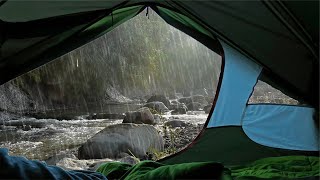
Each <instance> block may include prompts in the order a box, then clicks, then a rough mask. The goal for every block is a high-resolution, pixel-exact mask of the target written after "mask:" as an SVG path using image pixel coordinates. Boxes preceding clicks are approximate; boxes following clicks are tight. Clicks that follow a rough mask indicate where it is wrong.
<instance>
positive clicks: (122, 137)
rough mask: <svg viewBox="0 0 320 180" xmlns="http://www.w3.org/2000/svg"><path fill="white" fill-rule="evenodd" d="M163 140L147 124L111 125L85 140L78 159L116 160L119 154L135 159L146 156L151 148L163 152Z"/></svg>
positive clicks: (79, 150)
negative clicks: (131, 156)
mask: <svg viewBox="0 0 320 180" xmlns="http://www.w3.org/2000/svg"><path fill="white" fill-rule="evenodd" d="M163 146H164V145H163V138H162V136H160V135H159V133H158V131H157V130H156V129H155V128H154V127H153V126H150V125H147V124H131V123H128V124H116V125H111V126H108V127H106V128H105V129H103V130H102V131H100V132H99V133H97V134H96V135H94V136H93V137H92V138H90V139H89V140H87V142H86V143H84V144H83V145H82V146H81V147H80V148H79V149H78V158H79V159H102V158H112V159H116V158H117V157H119V155H120V154H121V153H128V154H131V153H132V154H133V155H134V156H135V157H137V158H143V157H145V156H146V152H147V151H148V150H149V149H150V148H152V149H156V150H158V151H162V150H163Z"/></svg>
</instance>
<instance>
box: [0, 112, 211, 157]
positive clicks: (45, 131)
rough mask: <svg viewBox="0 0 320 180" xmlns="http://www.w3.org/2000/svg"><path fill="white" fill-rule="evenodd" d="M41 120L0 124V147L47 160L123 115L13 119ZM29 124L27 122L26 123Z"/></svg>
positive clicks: (201, 118) (199, 117) (194, 119)
mask: <svg viewBox="0 0 320 180" xmlns="http://www.w3.org/2000/svg"><path fill="white" fill-rule="evenodd" d="M207 116H208V114H204V112H188V113H187V114H185V115H170V114H166V115H163V117H164V118H166V119H168V120H182V121H185V122H189V123H192V124H195V125H197V124H203V123H204V122H205V120H206V119H207ZM17 121H22V122H32V123H33V124H42V125H43V127H42V128H30V129H26V128H25V129H24V127H20V128H19V129H18V128H17V127H16V126H8V125H7V126H3V125H2V126H1V130H0V147H5V148H8V149H9V152H10V154H11V155H22V156H25V157H27V158H29V159H38V160H46V159H48V158H50V157H52V156H54V155H55V154H59V153H61V151H69V150H71V149H76V148H78V147H79V146H81V144H83V143H84V142H86V140H87V139H89V138H90V137H92V136H94V135H95V134H96V133H98V132H99V131H100V130H102V129H104V128H105V127H107V126H110V125H113V124H118V123H122V119H97V120H87V119H79V120H62V121H59V120H56V119H35V118H26V119H19V120H12V122H17ZM28 124H29V123H28Z"/></svg>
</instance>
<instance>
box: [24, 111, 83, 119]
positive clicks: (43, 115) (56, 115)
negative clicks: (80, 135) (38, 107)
mask: <svg viewBox="0 0 320 180" xmlns="http://www.w3.org/2000/svg"><path fill="white" fill-rule="evenodd" d="M28 115H29V116H32V117H34V118H36V119H57V120H74V119H77V116H75V115H74V114H69V113H62V112H36V113H28Z"/></svg>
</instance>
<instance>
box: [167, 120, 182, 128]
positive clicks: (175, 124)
mask: <svg viewBox="0 0 320 180" xmlns="http://www.w3.org/2000/svg"><path fill="white" fill-rule="evenodd" d="M164 125H165V126H169V127H171V128H176V127H186V126H187V124H186V123H185V122H183V121H180V120H172V121H167V122H165V123H164Z"/></svg>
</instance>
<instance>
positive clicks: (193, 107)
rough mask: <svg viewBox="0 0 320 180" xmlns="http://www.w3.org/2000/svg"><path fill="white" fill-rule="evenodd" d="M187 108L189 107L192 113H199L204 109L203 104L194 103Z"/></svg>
mask: <svg viewBox="0 0 320 180" xmlns="http://www.w3.org/2000/svg"><path fill="white" fill-rule="evenodd" d="M187 107H188V110H190V111H199V110H200V109H201V107H202V104H200V103H197V102H193V103H189V104H188V105H187Z"/></svg>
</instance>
